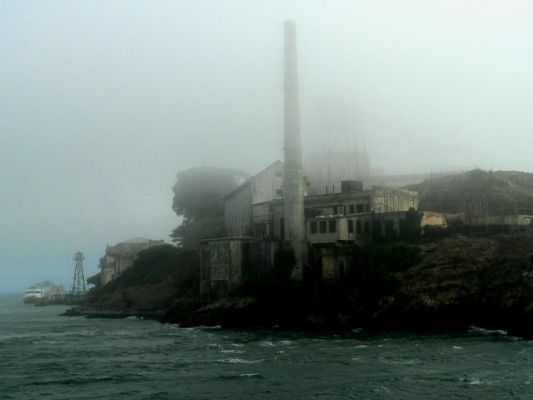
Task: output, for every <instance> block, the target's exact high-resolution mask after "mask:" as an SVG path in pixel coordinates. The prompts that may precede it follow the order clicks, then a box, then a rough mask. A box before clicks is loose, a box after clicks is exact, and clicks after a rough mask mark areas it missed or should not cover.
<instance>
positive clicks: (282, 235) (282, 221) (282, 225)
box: [279, 218, 285, 240]
mask: <svg viewBox="0 0 533 400" xmlns="http://www.w3.org/2000/svg"><path fill="white" fill-rule="evenodd" d="M279 224H280V226H279V229H280V234H279V237H280V238H281V240H285V218H280V220H279Z"/></svg>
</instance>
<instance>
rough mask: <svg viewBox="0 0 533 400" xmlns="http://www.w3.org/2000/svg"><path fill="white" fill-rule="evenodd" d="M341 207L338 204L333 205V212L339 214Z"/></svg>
mask: <svg viewBox="0 0 533 400" xmlns="http://www.w3.org/2000/svg"><path fill="white" fill-rule="evenodd" d="M338 211H339V208H338V207H337V206H335V207H333V214H338V213H339V212H338Z"/></svg>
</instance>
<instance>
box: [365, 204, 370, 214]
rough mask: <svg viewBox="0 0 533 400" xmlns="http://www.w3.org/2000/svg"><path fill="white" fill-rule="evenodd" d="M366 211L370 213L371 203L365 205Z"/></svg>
mask: <svg viewBox="0 0 533 400" xmlns="http://www.w3.org/2000/svg"><path fill="white" fill-rule="evenodd" d="M365 211H366V212H370V203H366V204H365Z"/></svg>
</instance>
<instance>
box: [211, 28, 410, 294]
mask: <svg viewBox="0 0 533 400" xmlns="http://www.w3.org/2000/svg"><path fill="white" fill-rule="evenodd" d="M284 88H285V90H284V106H285V107H284V117H285V121H284V122H285V124H284V126H285V129H284V162H281V161H276V162H275V163H273V164H272V165H270V166H269V167H267V168H266V169H264V170H263V171H261V172H259V173H258V174H257V175H255V176H254V177H252V178H250V179H249V180H248V181H246V182H245V183H244V184H242V185H241V186H239V187H238V188H237V189H236V190H234V191H233V192H231V193H229V194H228V195H227V196H226V197H225V199H224V201H225V223H226V232H227V237H225V238H220V239H214V240H205V241H203V242H202V245H201V251H200V252H201V281H202V283H201V290H202V293H212V292H215V293H224V292H227V291H230V290H232V289H234V288H236V287H238V286H239V285H241V284H242V283H243V282H245V281H247V280H260V279H262V278H263V277H265V276H266V275H268V273H269V270H270V269H271V268H272V266H273V262H274V255H275V253H276V251H277V250H278V249H279V248H280V247H287V246H290V247H291V248H292V249H293V251H294V256H295V261H296V262H295V266H294V268H293V271H292V278H293V279H294V280H302V279H303V277H304V267H306V266H307V265H308V264H309V260H310V258H309V257H312V258H313V261H314V262H316V260H318V263H319V264H321V267H322V268H321V270H322V272H321V274H322V277H323V278H325V279H330V278H337V277H340V276H342V275H343V273H344V269H345V267H346V265H347V258H346V257H347V255H346V248H347V246H351V245H353V244H357V245H364V244H367V243H371V242H372V240H373V237H374V236H375V234H376V233H378V232H379V233H380V234H382V235H384V236H387V235H396V234H398V232H399V230H400V225H401V220H402V219H403V218H405V215H406V212H407V211H408V210H409V209H416V208H417V206H418V198H417V194H416V193H415V192H410V191H406V190H401V189H394V188H387V187H377V186H375V187H372V188H369V189H366V190H365V189H364V188H363V183H362V182H361V181H356V180H344V181H342V182H341V183H340V185H337V191H336V190H335V187H334V186H332V187H330V188H327V187H326V188H318V187H314V188H313V186H312V184H313V182H308V181H307V179H306V178H305V177H304V171H303V164H302V148H301V138H300V116H299V98H298V68H297V51H296V32H295V26H294V23H292V22H286V23H285V85H284ZM315 167H317V168H320V166H315ZM339 186H340V187H339ZM309 188H313V190H311V191H310V190H308V189H309ZM321 189H323V190H321ZM308 192H309V193H313V195H308ZM317 193H318V194H317Z"/></svg>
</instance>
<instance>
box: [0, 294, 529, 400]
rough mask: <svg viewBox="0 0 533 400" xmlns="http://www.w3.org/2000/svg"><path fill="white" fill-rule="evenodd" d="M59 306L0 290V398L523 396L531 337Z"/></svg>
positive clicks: (481, 332) (468, 397) (466, 397)
mask: <svg viewBox="0 0 533 400" xmlns="http://www.w3.org/2000/svg"><path fill="white" fill-rule="evenodd" d="M65 308H66V307H63V306H48V307H34V306H31V305H24V304H22V303H21V301H20V298H19V297H18V296H3V297H2V296H0V389H1V390H0V398H2V399H24V400H29V399H254V400H255V399H395V400H396V399H483V400H487V399H498V400H501V399H533V343H532V342H530V341H525V340H521V339H519V338H514V337H508V336H506V335H505V332H488V331H484V330H482V329H474V330H473V331H472V332H470V333H467V334H462V335H428V336H420V335H397V334H388V335H387V334H380V335H369V334H365V332H348V333H346V334H325V333H324V334H301V333H288V332H276V331H262V332H242V331H226V330H222V329H217V328H216V327H212V328H207V327H203V328H202V327H199V328H193V329H192V328H179V327H177V326H175V325H168V324H160V323H158V322H154V321H148V320H139V319H131V318H130V319H119V320H110V319H84V318H81V317H59V316H58V314H59V313H61V312H62V311H64V309H65Z"/></svg>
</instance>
